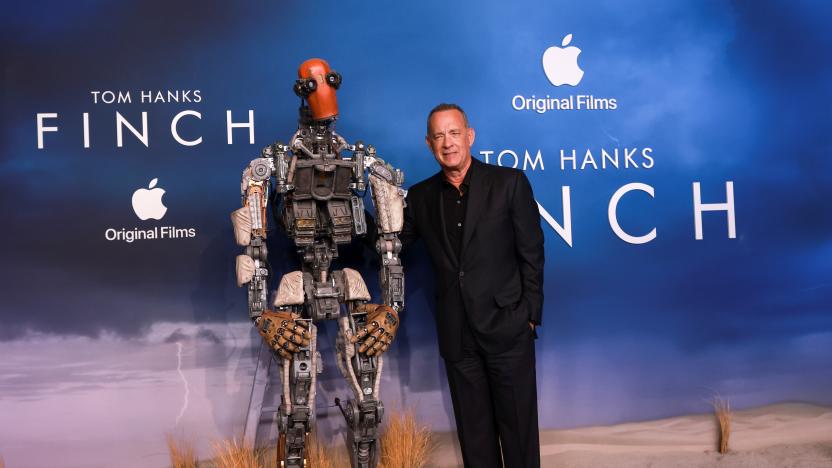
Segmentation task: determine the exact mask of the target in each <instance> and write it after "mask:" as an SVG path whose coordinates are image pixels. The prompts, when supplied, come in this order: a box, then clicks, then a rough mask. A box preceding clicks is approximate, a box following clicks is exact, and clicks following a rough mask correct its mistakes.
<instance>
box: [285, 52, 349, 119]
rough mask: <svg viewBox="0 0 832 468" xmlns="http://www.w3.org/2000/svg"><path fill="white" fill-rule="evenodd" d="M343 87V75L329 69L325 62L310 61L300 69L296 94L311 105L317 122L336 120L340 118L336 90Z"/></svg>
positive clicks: (296, 83) (311, 110)
mask: <svg viewBox="0 0 832 468" xmlns="http://www.w3.org/2000/svg"><path fill="white" fill-rule="evenodd" d="M339 86H341V74H339V73H338V72H336V71H333V70H331V69H330V68H329V64H328V63H326V61H325V60H321V59H318V58H313V59H309V60H307V61H305V62H303V63H302V64H300V67H298V80H297V81H295V94H297V95H298V96H300V97H301V98H303V99H306V102H308V103H309V110H310V112H311V113H312V118H313V119H315V120H328V119H334V118H335V117H337V116H338V99H337V98H336V96H335V90H336V89H338V87H339Z"/></svg>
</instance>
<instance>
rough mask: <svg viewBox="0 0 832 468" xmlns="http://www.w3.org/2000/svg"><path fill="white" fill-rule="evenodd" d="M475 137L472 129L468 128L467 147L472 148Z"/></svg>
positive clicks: (475, 133) (475, 134)
mask: <svg viewBox="0 0 832 468" xmlns="http://www.w3.org/2000/svg"><path fill="white" fill-rule="evenodd" d="M476 137H477V132H475V131H474V129H473V128H471V127H468V146H474V140H475V139H476Z"/></svg>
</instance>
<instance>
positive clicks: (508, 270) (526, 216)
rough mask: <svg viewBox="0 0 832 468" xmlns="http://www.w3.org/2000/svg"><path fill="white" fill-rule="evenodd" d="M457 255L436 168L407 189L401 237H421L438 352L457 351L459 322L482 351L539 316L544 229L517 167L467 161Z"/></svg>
mask: <svg viewBox="0 0 832 468" xmlns="http://www.w3.org/2000/svg"><path fill="white" fill-rule="evenodd" d="M469 170H470V171H472V172H471V179H470V187H469V194H468V195H467V196H469V197H470V198H469V199H468V201H467V211H466V214H465V226H463V235H462V248H461V253H460V256H459V258H457V255H456V253H455V252H454V249H453V248H452V247H451V244H450V241H449V240H448V236H447V234H446V231H445V227H444V226H445V222H444V214H443V211H444V208H443V204H442V199H441V193H442V190H441V184H442V181H443V177H444V176H443V174H442V172H441V171H440V172H439V173H437V174H436V175H434V176H433V177H430V178H428V179H426V180H424V181H422V182H419V183H417V184H416V185H414V186H413V187H411V188H410V190H409V191H408V194H407V207H406V208H405V212H404V227H403V229H402V233H401V235H400V239H401V240H402V243H403V245H404V248H405V253H406V249H407V246H408V245H409V244H411V243H412V242H413V241H415V240H416V239H419V238H421V239H423V240H424V242H425V244H426V245H427V249H428V252H429V254H430V257H431V260H432V262H433V267H434V271H435V274H436V277H435V279H436V305H437V311H436V312H437V315H436V325H437V331H438V336H439V351H440V353H441V354H442V356H443V357H444V358H445V359H448V360H451V361H454V360H458V359H460V358H461V356H462V345H461V336H462V326H463V320H467V323H468V326H469V328H470V330H471V332H472V334H473V335H474V338H475V339H476V340H477V343H478V344H479V345H480V346H481V347H482V348H483V349H484V350H485V351H486V352H489V353H499V352H502V351H505V350H507V349H509V348H510V347H511V346H512V344H513V343H514V342H515V340H516V339H518V338H519V337H521V336H522V334H523V333H531V330H530V328H529V322H530V321H531V322H534V323H536V324H538V325H539V324H541V323H542V322H543V317H542V312H543V261H544V255H543V231H542V230H541V228H540V215H539V212H538V208H537V203H536V202H535V199H534V196H533V194H532V188H531V185H530V184H529V181H528V179H527V178H526V176H525V174H523V172H522V171H519V170H516V169H511V168H505V167H499V166H492V165H488V164H484V163H482V162H480V161H478V160H476V159H472V162H471V167H470V169H469Z"/></svg>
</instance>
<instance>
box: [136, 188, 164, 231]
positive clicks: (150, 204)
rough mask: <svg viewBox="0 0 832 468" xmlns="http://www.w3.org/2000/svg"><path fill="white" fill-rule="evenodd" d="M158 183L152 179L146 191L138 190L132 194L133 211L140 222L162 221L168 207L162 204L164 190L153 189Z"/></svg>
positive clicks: (143, 189)
mask: <svg viewBox="0 0 832 468" xmlns="http://www.w3.org/2000/svg"><path fill="white" fill-rule="evenodd" d="M158 181H159V179H153V180H151V181H150V185H148V186H147V188H146V189H145V188H140V189H138V190H136V191H135V192H133V211H135V212H136V216H138V217H139V219H141V220H142V221H144V220H146V219H150V218H153V219H162V217H163V216H164V215H165V213H166V212H167V211H168V207H166V206H165V204H164V203H162V195H164V194H165V189H162V188H153V187H155V186H156V182H158ZM148 189H150V190H148Z"/></svg>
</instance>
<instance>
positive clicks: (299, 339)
mask: <svg viewBox="0 0 832 468" xmlns="http://www.w3.org/2000/svg"><path fill="white" fill-rule="evenodd" d="M280 336H282V337H283V338H286V340H287V341H291V342H292V343H294V344H301V343H303V335H299V334H297V333H292V332H291V331H290V330H283V333H281V334H280Z"/></svg>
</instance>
